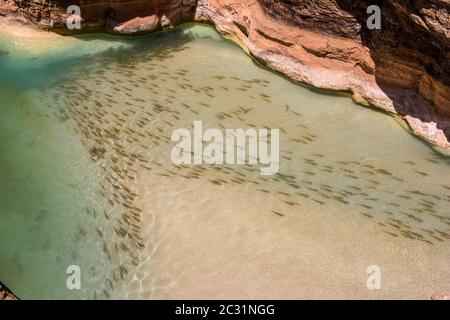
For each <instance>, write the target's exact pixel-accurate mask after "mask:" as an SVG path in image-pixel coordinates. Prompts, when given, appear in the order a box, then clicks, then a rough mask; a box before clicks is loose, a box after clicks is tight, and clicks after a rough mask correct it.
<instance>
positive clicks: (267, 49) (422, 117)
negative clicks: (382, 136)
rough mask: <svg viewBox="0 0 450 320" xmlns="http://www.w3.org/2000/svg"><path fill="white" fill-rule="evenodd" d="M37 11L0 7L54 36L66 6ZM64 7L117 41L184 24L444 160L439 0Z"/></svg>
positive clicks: (446, 34) (449, 69)
mask: <svg viewBox="0 0 450 320" xmlns="http://www.w3.org/2000/svg"><path fill="white" fill-rule="evenodd" d="M46 2H48V1H47V0H41V1H40V2H38V3H37V4H34V5H30V4H29V2H25V1H19V0H14V1H12V0H8V1H4V0H3V2H0V3H9V4H10V5H11V4H13V5H15V6H16V7H17V8H18V9H17V10H16V11H19V12H22V13H23V14H25V15H27V16H28V17H29V19H30V20H32V21H35V22H36V23H40V24H41V25H47V26H53V27H54V28H55V29H57V30H60V31H61V30H62V29H61V26H64V21H65V20H64V19H65V15H64V4H65V1H62V0H61V1H56V3H57V4H56V5H54V6H53V7H50V9H49V8H47V9H45V10H44V9H42V8H43V7H42V5H43V4H45V3H46ZM72 2H74V3H71V4H76V3H77V2H78V3H79V4H80V6H81V8H82V17H83V23H84V25H85V26H87V27H91V28H100V29H102V30H108V31H112V32H116V33H126V34H133V33H139V32H148V31H152V30H156V29H159V28H166V27H170V26H173V25H176V24H178V23H180V22H183V21H192V20H196V21H203V22H208V23H211V24H213V25H214V26H215V27H216V29H217V30H218V31H219V32H220V33H221V34H223V35H224V36H226V37H228V38H231V39H233V40H234V41H236V42H238V43H239V44H240V45H241V46H242V47H243V48H244V50H246V51H247V52H248V53H249V54H251V55H252V56H254V57H255V58H256V59H258V60H259V61H260V62H262V63H263V64H265V65H266V66H268V67H269V68H272V69H274V70H277V71H280V72H282V73H284V74H286V75H287V76H289V77H290V78H292V79H295V80H297V81H300V82H304V83H307V84H310V85H312V86H314V87H317V88H321V89H326V90H333V91H344V92H349V93H351V94H352V95H353V97H354V99H355V100H356V101H358V102H359V103H361V104H365V105H372V106H375V107H379V108H381V109H384V110H386V111H388V112H391V113H395V114H397V115H400V116H401V117H402V118H403V119H404V120H405V121H406V123H407V124H408V125H409V126H410V128H411V129H412V130H413V131H414V133H416V134H417V135H418V136H421V137H422V138H424V139H426V140H427V141H429V142H431V143H432V144H434V145H436V146H439V147H440V148H442V149H444V150H446V151H450V90H449V86H450V59H449V52H450V2H449V1H448V0H430V1H419V0H413V1H408V2H407V1H404V0H384V1H381V0H379V1H351V0H290V1H280V0H124V1H119V0H115V1H114V0H112V1H104V0H100V1H95V0H87V1H72ZM52 3H54V2H52ZM370 4H378V5H379V6H380V7H381V13H382V14H381V17H382V24H381V26H382V27H381V30H369V29H368V28H367V27H366V21H367V18H368V16H369V15H368V14H367V11H366V10H367V7H368V6H369V5H370ZM36 6H37V7H36ZM0 8H1V7H0ZM0 11H1V10H0ZM47 22H51V23H47Z"/></svg>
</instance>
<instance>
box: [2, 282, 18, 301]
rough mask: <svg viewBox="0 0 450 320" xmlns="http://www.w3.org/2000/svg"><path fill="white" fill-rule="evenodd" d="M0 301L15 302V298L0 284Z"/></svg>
mask: <svg viewBox="0 0 450 320" xmlns="http://www.w3.org/2000/svg"><path fill="white" fill-rule="evenodd" d="M0 300H17V297H16V296H15V295H14V294H13V293H12V292H11V291H9V290H8V288H6V287H5V286H4V285H3V284H2V283H1V282H0Z"/></svg>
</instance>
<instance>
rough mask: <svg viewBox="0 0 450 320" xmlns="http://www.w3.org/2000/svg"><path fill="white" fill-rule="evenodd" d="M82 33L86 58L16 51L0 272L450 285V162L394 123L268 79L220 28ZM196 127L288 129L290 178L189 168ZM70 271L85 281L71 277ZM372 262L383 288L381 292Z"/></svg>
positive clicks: (112, 294) (245, 283)
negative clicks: (175, 134) (186, 131)
mask: <svg viewBox="0 0 450 320" xmlns="http://www.w3.org/2000/svg"><path fill="white" fill-rule="evenodd" d="M80 39H81V40H78V41H79V42H77V44H76V45H77V46H80V50H76V51H73V44H71V45H70V46H68V47H67V48H66V49H65V50H59V51H58V52H57V53H55V54H53V55H51V54H50V55H45V56H38V57H34V58H33V59H29V56H27V55H22V54H18V53H15V52H14V50H11V49H10V50H9V51H11V52H10V53H9V54H7V55H6V57H2V58H0V59H2V60H0V63H2V61H3V64H2V66H5V65H8V66H12V67H8V69H2V70H8V72H2V75H1V76H0V81H1V88H2V89H1V92H0V94H1V97H2V100H3V101H5V102H6V103H3V104H2V106H1V108H2V115H3V117H2V119H1V120H0V123H1V126H0V130H1V131H0V148H1V154H0V157H1V158H0V161H1V171H0V175H1V178H2V183H1V185H0V188H1V191H2V192H1V195H0V199H1V206H0V208H1V209H0V214H1V217H2V220H1V221H2V223H1V225H0V279H2V281H3V282H4V283H5V284H6V285H8V286H9V287H10V288H11V289H12V290H13V291H15V292H16V293H17V294H18V295H19V297H22V298H41V297H43V298H55V297H58V298H69V299H70V298H79V297H82V298H101V299H103V298H380V297H384V298H427V297H429V296H430V295H431V294H433V293H435V292H437V291H440V290H446V289H448V287H450V269H449V268H448V261H449V258H450V249H449V246H448V243H449V240H450V227H449V226H450V212H449V209H448V208H449V202H450V170H449V164H450V161H449V159H448V158H444V157H442V156H440V155H438V154H436V153H435V152H434V151H433V150H432V149H431V148H430V147H428V146H427V145H425V144H424V143H423V142H421V141H419V140H418V139H416V138H415V137H413V136H412V135H410V134H409V133H407V132H406V131H405V130H404V129H403V128H402V127H401V126H400V125H399V124H398V123H397V122H396V121H395V120H394V119H392V118H391V117H389V116H387V115H385V114H382V113H380V112H376V111H374V110H371V109H367V108H364V107H361V106H358V105H356V104H354V103H353V102H352V101H351V99H350V98H348V97H343V96H337V95H329V94H323V93H318V92H315V91H312V90H310V89H307V88H304V87H301V86H299V85H296V84H294V83H292V82H290V81H289V80H287V79H285V78H283V77H280V76H278V75H276V74H274V73H272V72H269V71H268V70H265V69H264V68H261V67H259V66H257V65H256V64H255V63H254V62H253V61H252V60H251V59H250V58H249V57H248V56H246V55H245V54H243V52H242V51H241V50H240V49H239V48H238V47H237V46H235V45H233V44H231V43H230V42H228V41H225V40H223V39H222V38H220V37H219V36H218V35H217V34H216V33H215V32H214V31H213V30H212V29H210V28H209V27H205V26H199V25H187V26H185V27H183V28H178V29H175V30H173V31H171V32H167V33H160V34H157V35H152V36H148V37H139V38H132V39H131V38H130V39H128V38H127V39H124V38H115V37H106V36H99V35H89V36H83V37H80ZM4 51H5V50H4ZM5 59H8V63H6V60H5ZM11 61H13V62H15V64H14V63H11ZM2 68H3V67H2ZM196 120H202V121H203V126H204V128H218V129H224V128H244V129H246V128H250V127H255V128H264V127H268V128H279V129H280V170H279V173H278V174H277V175H274V176H261V175H260V172H259V167H258V166H208V165H202V166H175V165H174V164H172V162H171V160H170V152H171V149H172V147H173V144H172V143H171V141H170V136H171V134H172V131H173V130H174V129H175V128H191V127H192V125H193V122H194V121H196ZM4 181H5V182H4ZM69 265H79V266H80V267H81V270H82V290H80V291H77V290H67V289H66V287H65V285H66V284H65V279H66V278H67V274H66V273H65V272H66V269H67V266H69ZM370 265H378V266H379V267H380V269H381V271H382V276H383V278H382V279H383V281H382V289H381V290H368V289H367V286H366V280H367V276H368V275H367V273H366V269H367V267H368V266H370Z"/></svg>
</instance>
